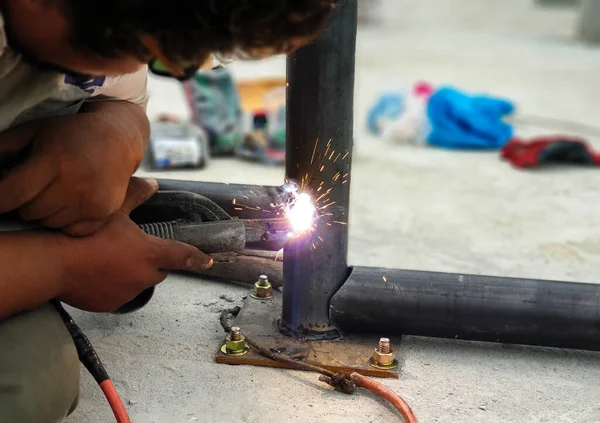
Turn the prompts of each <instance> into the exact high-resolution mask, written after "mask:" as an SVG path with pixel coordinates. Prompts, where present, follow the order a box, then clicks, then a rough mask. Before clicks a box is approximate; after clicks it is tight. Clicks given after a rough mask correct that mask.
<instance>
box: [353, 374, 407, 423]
mask: <svg viewBox="0 0 600 423" xmlns="http://www.w3.org/2000/svg"><path fill="white" fill-rule="evenodd" d="M350 378H351V379H352V381H353V382H354V384H355V385H356V386H360V387H361V388H364V389H368V390H369V391H371V392H373V393H374V394H376V395H379V396H380V397H382V398H384V399H385V400H387V401H388V402H390V404H392V405H393V406H394V407H396V409H397V410H398V411H399V412H400V415H401V416H402V418H403V419H404V421H405V422H406V423H418V420H417V417H416V416H415V415H414V413H413V411H412V410H411V408H410V406H409V405H408V404H407V403H406V402H405V401H404V400H403V399H402V397H401V396H400V395H398V394H397V393H395V392H394V391H392V390H391V389H390V388H388V387H387V386H385V385H384V384H382V383H380V382H377V381H376V380H373V379H371V378H368V377H365V376H363V375H360V374H358V373H352V374H351V375H350Z"/></svg>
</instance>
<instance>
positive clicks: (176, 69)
mask: <svg viewBox="0 0 600 423" xmlns="http://www.w3.org/2000/svg"><path fill="white" fill-rule="evenodd" d="M337 1H338V0H170V1H158V0H146V1H144V0H103V1H97V0H96V1H94V0H0V7H1V8H2V12H3V14H4V20H5V25H6V27H7V29H8V32H9V37H10V40H11V44H12V45H13V47H15V48H16V49H18V50H21V52H22V53H24V54H25V56H26V57H30V58H32V59H34V60H35V61H37V62H39V63H40V64H41V63H43V64H47V65H49V67H55V68H58V69H65V70H70V71H74V72H76V73H81V74H86V75H116V74H124V73H130V72H133V71H135V70H137V69H138V68H139V67H140V66H142V65H143V64H147V63H150V62H152V61H154V62H155V63H156V62H158V61H160V64H158V63H157V64H158V65H159V66H157V67H160V66H162V67H163V68H166V69H168V70H169V71H171V72H172V73H176V74H177V73H180V71H183V70H186V69H187V70H192V69H194V68H197V67H198V66H199V65H201V64H202V63H203V62H204V61H206V60H207V59H208V58H209V57H210V55H211V54H220V55H223V56H229V55H233V56H237V57H244V58H260V57H265V56H270V55H274V54H280V53H289V52H291V51H293V50H294V49H296V48H297V47H299V46H301V45H303V44H305V43H306V42H308V41H310V40H312V39H313V38H314V37H315V35H316V34H317V33H318V31H319V30H320V29H321V28H322V27H323V26H324V25H325V24H326V22H327V19H328V17H329V15H330V14H331V11H332V10H333V8H334V6H335V3H336V2H337ZM175 76H182V75H175Z"/></svg>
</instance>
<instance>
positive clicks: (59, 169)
mask: <svg viewBox="0 0 600 423" xmlns="http://www.w3.org/2000/svg"><path fill="white" fill-rule="evenodd" d="M334 3H335V0H256V1H247V0H203V1H200V0H187V1H186V0H175V1H171V2H158V1H145V2H144V1H140V0H105V1H102V2H97V1H93V0H86V1H82V0H0V171H1V172H2V179H1V180H0V213H9V212H11V213H16V214H18V215H19V216H20V217H21V218H22V219H24V220H26V221H34V222H38V223H40V224H41V225H43V226H45V227H48V228H52V229H56V230H54V231H38V232H29V233H17V232H12V233H10V232H0V420H1V421H6V422H11V423H20V422H55V421H61V420H62V419H63V418H64V417H65V416H66V415H67V414H68V413H69V412H70V411H72V410H73V408H74V407H75V404H76V402H77V397H78V391H79V366H78V363H77V357H76V353H75V351H74V346H73V343H72V342H71V340H70V339H69V335H68V333H67V331H66V329H65V328H64V327H63V325H62V322H61V320H60V318H59V316H58V315H57V313H56V312H55V311H54V309H53V308H52V307H51V306H50V305H49V304H48V301H50V300H52V299H59V300H61V301H64V302H66V303H68V304H70V305H72V306H75V307H78V308H80V309H83V310H89V311H113V310H115V309H117V308H118V307H119V306H121V305H122V304H124V303H126V302H127V301H129V300H131V299H133V298H134V297H135V296H136V295H137V294H138V293H140V292H141V291H143V290H144V289H145V288H147V287H150V286H153V285H155V284H158V283H160V282H161V281H162V280H164V278H165V277H166V275H167V271H169V270H194V269H201V268H205V267H208V266H210V265H211V264H212V259H211V258H210V257H208V256H207V255H205V254H203V253H201V252H200V251H197V250H196V249H194V248H192V247H190V246H187V245H184V244H180V243H177V242H172V241H164V240H160V239H158V238H153V237H150V236H148V235H146V234H144V233H143V232H142V231H141V230H139V228H138V227H137V226H136V225H135V224H134V223H133V222H132V221H131V220H130V219H129V217H128V215H129V212H130V211H131V210H132V209H133V208H135V207H136V206H137V205H139V204H141V203H142V202H143V201H145V200H146V199H147V198H149V197H150V196H151V195H152V194H153V193H154V192H155V191H156V189H157V188H156V183H155V182H154V183H153V182H151V181H143V180H139V179H136V178H132V175H133V173H134V172H135V170H136V168H137V167H138V165H139V163H140V162H141V160H142V156H143V154H144V150H145V149H146V146H147V143H148V137H149V125H148V121H147V118H146V116H145V112H144V107H145V104H146V101H147V97H146V91H145V87H146V65H148V66H149V68H150V69H151V70H153V71H155V72H157V73H161V74H170V75H171V76H174V77H176V78H179V79H185V78H186V77H189V76H191V75H193V74H194V72H195V70H196V69H198V67H199V66H200V65H201V64H202V63H204V62H205V61H206V60H207V59H208V58H209V57H210V55H211V54H213V53H215V54H221V55H224V56H237V57H244V58H258V57H264V56H268V55H272V54H278V53H287V52H290V51H292V50H294V49H295V48H297V47H298V46H300V45H302V44H304V43H306V42H308V41H309V40H311V39H312V38H313V37H314V36H315V34H316V33H317V32H318V30H319V29H320V28H321V27H322V26H323V25H324V24H325V22H326V19H327V17H328V16H329V14H330V13H331V10H332V9H333V7H334Z"/></svg>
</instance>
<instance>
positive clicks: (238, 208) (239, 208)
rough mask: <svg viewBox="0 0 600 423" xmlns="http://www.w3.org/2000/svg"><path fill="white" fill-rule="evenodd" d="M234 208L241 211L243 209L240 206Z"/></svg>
mask: <svg viewBox="0 0 600 423" xmlns="http://www.w3.org/2000/svg"><path fill="white" fill-rule="evenodd" d="M235 209H236V210H238V211H242V210H244V209H243V208H241V207H235Z"/></svg>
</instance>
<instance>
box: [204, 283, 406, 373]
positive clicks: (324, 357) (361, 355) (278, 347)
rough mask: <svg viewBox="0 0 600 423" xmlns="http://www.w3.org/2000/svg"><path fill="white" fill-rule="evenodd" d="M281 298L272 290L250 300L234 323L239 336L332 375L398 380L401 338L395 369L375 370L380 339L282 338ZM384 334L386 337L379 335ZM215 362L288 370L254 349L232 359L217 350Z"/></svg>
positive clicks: (396, 344) (397, 340)
mask: <svg viewBox="0 0 600 423" xmlns="http://www.w3.org/2000/svg"><path fill="white" fill-rule="evenodd" d="M282 299H283V295H282V294H281V293H280V292H278V291H275V292H274V293H273V298H272V299H270V300H258V299H254V298H251V297H249V298H248V299H247V300H246V303H245V304H244V307H242V310H241V311H240V314H239V315H238V316H237V318H236V320H235V326H239V327H240V328H241V330H242V333H243V334H245V335H247V336H249V337H250V338H252V339H253V340H254V341H255V342H257V343H259V344H261V345H263V346H265V347H267V348H269V349H271V350H273V351H278V352H281V353H284V354H288V355H290V356H292V357H293V358H295V359H297V360H298V361H304V362H306V363H310V364H315V365H317V366H321V367H324V368H326V369H328V370H330V371H333V372H340V371H342V372H346V373H352V372H357V373H360V374H362V375H365V376H374V377H381V378H395V379H397V378H398V375H399V373H400V365H401V363H402V360H401V359H400V357H399V348H400V338H399V337H398V338H395V339H394V338H392V339H391V341H392V345H393V346H394V349H395V354H396V359H398V363H399V364H398V366H397V367H395V368H393V369H381V368H375V367H373V366H372V365H371V364H370V358H371V356H372V354H373V351H374V349H375V348H376V347H377V343H378V341H379V337H377V336H373V335H370V334H364V335H363V334H360V335H356V334H354V335H349V336H343V337H342V338H340V339H337V340H334V341H300V340H297V339H293V338H290V337H287V336H285V335H283V334H282V333H281V332H280V330H279V319H280V316H281V304H282ZM381 335H385V334H381ZM216 362H217V363H221V364H245V365H251V366H261V367H277V368H284V369H285V368H290V367H289V366H288V365H287V364H286V363H281V362H278V361H273V360H270V359H268V358H266V357H263V356H262V355H260V354H259V353H258V352H257V351H255V350H254V349H250V351H249V352H248V354H245V355H242V356H231V355H227V354H225V353H223V352H221V345H219V349H218V351H217V356H216Z"/></svg>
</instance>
